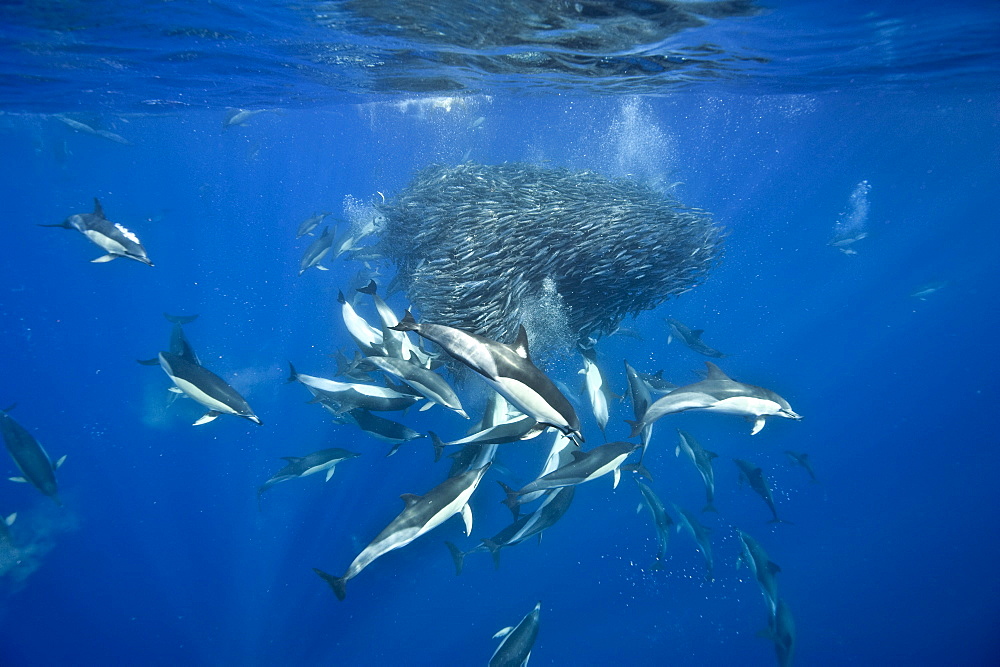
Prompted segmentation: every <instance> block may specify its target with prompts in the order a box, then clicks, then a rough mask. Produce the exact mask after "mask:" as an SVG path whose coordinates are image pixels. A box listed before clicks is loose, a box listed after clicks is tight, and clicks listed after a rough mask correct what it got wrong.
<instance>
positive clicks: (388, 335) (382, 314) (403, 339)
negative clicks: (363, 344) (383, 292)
mask: <svg viewBox="0 0 1000 667" xmlns="http://www.w3.org/2000/svg"><path fill="white" fill-rule="evenodd" d="M358 291H359V292H360V293H362V294H367V295H368V296H370V297H371V298H372V303H374V304H375V310H376V311H377V312H378V316H379V319H381V320H382V339H383V344H384V347H385V348H386V352H391V354H390V356H398V357H399V358H400V359H403V360H404V361H413V360H414V359H415V360H416V361H417V362H418V363H419V365H420V366H422V367H424V368H431V366H432V361H433V360H434V357H433V356H432V355H430V354H428V353H427V352H425V351H424V350H422V349H420V348H419V347H417V346H416V345H414V344H413V341H411V340H410V337H409V335H407V334H406V333H405V332H403V331H396V330H395V329H393V327H394V326H396V325H397V324H399V318H398V317H396V313H395V312H394V311H393V310H392V308H390V307H389V304H387V303H386V302H385V299H383V298H382V297H381V296H379V294H378V286H377V285H376V284H375V281H374V280H370V281H369V282H368V284H367V285H365V286H364V287H359V288H358ZM397 351H398V354H397Z"/></svg>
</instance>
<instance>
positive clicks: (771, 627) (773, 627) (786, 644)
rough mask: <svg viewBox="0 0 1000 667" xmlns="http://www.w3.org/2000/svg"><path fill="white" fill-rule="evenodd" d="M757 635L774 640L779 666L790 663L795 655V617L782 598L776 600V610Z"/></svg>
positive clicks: (786, 665) (782, 666) (784, 666)
mask: <svg viewBox="0 0 1000 667" xmlns="http://www.w3.org/2000/svg"><path fill="white" fill-rule="evenodd" d="M757 636H758V637H761V638H763V639H769V640H770V641H772V642H774V653H775V655H776V656H777V657H778V665H779V667H788V666H789V665H791V664H792V657H793V656H794V655H795V619H793V618H792V612H790V611H789V610H788V605H786V604H785V601H784V600H781V599H779V600H778V607H777V611H776V612H775V614H774V616H772V617H771V618H770V619H768V624H767V628H766V629H764V630H761V631H760V632H758V633H757Z"/></svg>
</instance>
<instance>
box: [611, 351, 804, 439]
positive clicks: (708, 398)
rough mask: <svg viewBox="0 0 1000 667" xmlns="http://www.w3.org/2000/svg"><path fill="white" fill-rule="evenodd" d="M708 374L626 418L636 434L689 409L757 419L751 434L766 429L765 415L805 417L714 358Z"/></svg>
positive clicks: (633, 435) (789, 417) (777, 397)
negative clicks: (737, 378)
mask: <svg viewBox="0 0 1000 667" xmlns="http://www.w3.org/2000/svg"><path fill="white" fill-rule="evenodd" d="M705 366H707V367H708V376H707V377H706V378H705V379H704V380H701V381H699V382H695V383H693V384H688V385H684V386H683V387H678V388H677V389H674V390H673V391H671V392H670V393H668V394H666V395H665V396H664V397H663V398H661V399H659V400H658V401H656V402H655V403H653V404H652V405H651V406H649V410H647V411H646V414H644V415H643V416H642V419H637V420H636V421H630V420H626V421H627V422H628V423H629V424H631V425H632V435H631V436H629V437H635V436H636V435H638V434H639V433H641V432H642V429H643V428H645V426H646V425H647V424H652V423H653V422H655V421H656V420H657V419H659V418H660V417H663V416H664V415H669V414H673V413H675V412H684V411H685V410H706V411H708V412H722V413H725V414H730V415H740V416H743V417H747V418H751V417H752V418H753V419H754V424H753V429H752V430H751V431H750V434H751V435H755V434H757V433H758V432H760V430H761V429H762V428H764V418H765V417H770V416H774V415H777V416H779V417H785V418H786V419H802V417H801V416H800V415H798V414H796V413H795V411H794V410H792V406H790V405H789V404H788V401H786V400H785V399H783V398H782V397H781V396H778V395H777V394H776V393H774V392H773V391H771V390H770V389H764V388H763V387H756V386H754V385H752V384H743V383H742V382H736V381H735V380H732V379H730V378H729V376H727V375H726V374H725V373H723V372H722V370H721V369H720V368H719V367H718V366H716V365H715V364H713V363H712V362H711V361H706V362H705Z"/></svg>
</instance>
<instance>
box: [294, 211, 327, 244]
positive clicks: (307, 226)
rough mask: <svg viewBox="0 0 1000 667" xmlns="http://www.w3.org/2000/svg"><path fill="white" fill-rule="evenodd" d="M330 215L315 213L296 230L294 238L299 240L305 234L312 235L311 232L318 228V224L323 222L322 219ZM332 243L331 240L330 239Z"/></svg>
mask: <svg viewBox="0 0 1000 667" xmlns="http://www.w3.org/2000/svg"><path fill="white" fill-rule="evenodd" d="M328 215H330V214H329V213H317V214H316V215H314V216H312V217H310V218H306V219H305V220H303V221H302V223H301V224H300V225H299V228H298V230H296V232H295V238H297V239H300V238H302V237H303V236H305V235H306V234H310V235H311V234H312V231H313V230H314V229H316V228H317V227H319V225H320V223H321V222H323V218H325V217H326V216H328ZM331 242H332V239H331Z"/></svg>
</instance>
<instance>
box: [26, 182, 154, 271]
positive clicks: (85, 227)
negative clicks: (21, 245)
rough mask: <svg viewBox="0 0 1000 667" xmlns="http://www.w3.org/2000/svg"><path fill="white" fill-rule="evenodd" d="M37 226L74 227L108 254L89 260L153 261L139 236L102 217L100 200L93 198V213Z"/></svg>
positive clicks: (78, 214) (151, 264)
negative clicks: (53, 223) (124, 258)
mask: <svg viewBox="0 0 1000 667" xmlns="http://www.w3.org/2000/svg"><path fill="white" fill-rule="evenodd" d="M39 227H63V228H64V229H75V230H77V231H78V232H80V233H81V234H83V235H84V236H86V237H87V238H88V239H90V240H91V242H93V243H94V244H96V245H97V246H99V247H101V248H103V249H104V251H105V252H107V253H108V254H106V255H102V256H100V257H98V258H97V259H92V260H90V261H91V262H98V263H99V262H110V261H111V260H113V259H115V258H117V257H128V258H129V259H134V260H135V261H137V262H142V263H143V264H146V265H148V266H153V262H151V261H150V260H149V257H148V256H147V255H146V249H145V248H143V247H142V243H140V242H139V238H138V237H137V236H136V235H135V234H133V233H132V232H130V231H129V230H127V229H125V227H124V226H122V225H121V224H119V223H117V222H111V221H110V220H108V219H107V218H105V217H104V209H102V208H101V202H99V201H98V200H97V198H96V197H95V198H94V212H93V213H77V214H74V215H71V216H69V217H68V218H66V219H65V220H63V221H62V222H61V223H59V224H58V225H39Z"/></svg>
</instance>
